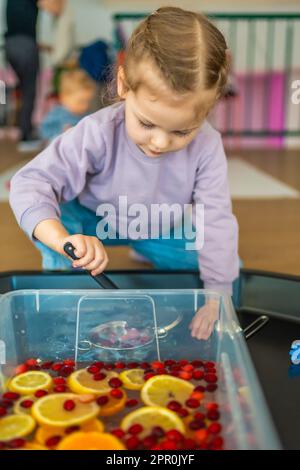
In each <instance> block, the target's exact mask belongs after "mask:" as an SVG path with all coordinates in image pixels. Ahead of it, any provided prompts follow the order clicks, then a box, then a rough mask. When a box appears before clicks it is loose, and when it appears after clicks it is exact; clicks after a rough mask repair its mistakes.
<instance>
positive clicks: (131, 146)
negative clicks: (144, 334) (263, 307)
mask: <svg viewBox="0 0 300 470" xmlns="http://www.w3.org/2000/svg"><path fill="white" fill-rule="evenodd" d="M120 195H121V196H124V195H125V196H127V200H128V206H129V205H130V204H133V203H142V204H145V205H146V206H147V207H149V208H150V206H151V204H163V203H164V204H169V205H172V204H174V203H177V204H180V205H181V206H182V207H183V205H184V204H190V203H193V204H195V203H202V204H204V210H205V213H204V214H205V225H204V245H203V248H202V249H200V250H199V251H198V258H199V269H200V277H201V279H202V280H203V281H204V286H205V288H207V289H213V290H217V291H219V292H222V291H223V292H228V293H231V292H232V282H233V280H234V279H236V278H237V277H238V272H239V259H238V252H237V251H238V226H237V222H236V219H235V217H234V216H233V214H232V208H231V201H230V194H229V188H228V181H227V161H226V156H225V154H224V149H223V145H222V141H221V137H220V134H219V133H218V132H217V131H216V130H215V129H213V128H212V127H211V125H210V124H209V123H207V122H205V123H204V124H203V125H202V127H201V128H200V129H199V132H198V133H197V135H196V136H195V138H194V139H193V141H192V142H191V143H190V144H189V145H188V146H187V147H185V148H184V149H182V150H179V151H177V152H170V153H165V154H164V155H162V156H160V157H156V158H151V157H147V156H146V155H145V154H144V153H143V152H142V150H140V149H139V147H137V146H136V145H135V143H134V142H133V141H132V140H131V139H130V138H129V136H128V134H127V131H126V128H125V116H124V103H118V104H114V105H112V106H109V107H107V108H104V109H101V110H100V111H98V112H96V113H94V114H92V115H91V116H88V117H86V118H84V119H83V120H82V121H81V122H80V123H79V124H77V126H76V127H74V128H72V129H70V130H69V131H67V132H65V133H64V134H63V135H61V136H59V137H57V138H56V139H55V140H54V141H53V142H52V143H51V144H50V145H49V146H48V147H47V148H46V149H45V150H44V151H43V152H41V153H40V154H39V155H38V156H37V157H36V158H34V159H33V160H32V161H31V162H29V163H28V164H27V165H26V166H25V167H23V168H22V169H21V170H19V171H18V172H17V173H16V175H15V176H14V177H13V179H12V181H11V191H10V204H11V207H12V209H13V211H14V213H15V216H16V218H17V221H18V223H19V225H20V226H21V227H22V228H23V230H24V231H25V232H26V233H27V235H28V236H29V237H30V238H31V239H33V232H34V229H35V227H36V226H37V224H38V223H39V222H41V221H43V220H45V219H57V220H59V218H60V209H59V203H61V202H66V201H70V200H72V199H74V198H76V197H78V199H79V202H80V203H81V204H82V205H83V206H85V207H87V208H89V209H91V210H93V211H96V209H97V207H98V206H99V204H102V203H111V204H114V205H115V206H117V205H118V201H119V196H120Z"/></svg>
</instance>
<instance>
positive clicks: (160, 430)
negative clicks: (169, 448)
mask: <svg viewBox="0 0 300 470" xmlns="http://www.w3.org/2000/svg"><path fill="white" fill-rule="evenodd" d="M151 435H152V436H155V437H157V438H160V437H163V436H164V435H165V431H164V430H163V428H161V427H160V426H154V428H152V432H151Z"/></svg>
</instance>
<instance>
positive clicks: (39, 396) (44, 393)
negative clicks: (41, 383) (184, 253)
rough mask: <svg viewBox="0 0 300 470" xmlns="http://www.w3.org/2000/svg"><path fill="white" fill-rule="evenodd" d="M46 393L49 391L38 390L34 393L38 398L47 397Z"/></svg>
mask: <svg viewBox="0 0 300 470" xmlns="http://www.w3.org/2000/svg"><path fill="white" fill-rule="evenodd" d="M46 395H48V392H47V391H46V390H37V391H36V392H35V394H34V396H35V397H36V398H41V397H45V396H46Z"/></svg>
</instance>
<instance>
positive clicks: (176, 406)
mask: <svg viewBox="0 0 300 470" xmlns="http://www.w3.org/2000/svg"><path fill="white" fill-rule="evenodd" d="M167 408H169V410H172V411H178V410H180V408H181V403H179V402H178V401H175V400H173V401H170V402H169V403H168V404H167Z"/></svg>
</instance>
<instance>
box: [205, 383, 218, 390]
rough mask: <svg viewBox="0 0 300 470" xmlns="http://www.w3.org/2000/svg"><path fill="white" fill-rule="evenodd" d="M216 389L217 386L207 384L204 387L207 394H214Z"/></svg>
mask: <svg viewBox="0 0 300 470" xmlns="http://www.w3.org/2000/svg"><path fill="white" fill-rule="evenodd" d="M217 388H218V385H217V384H208V385H207V386H206V390H207V392H214V391H215V390H217Z"/></svg>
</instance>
